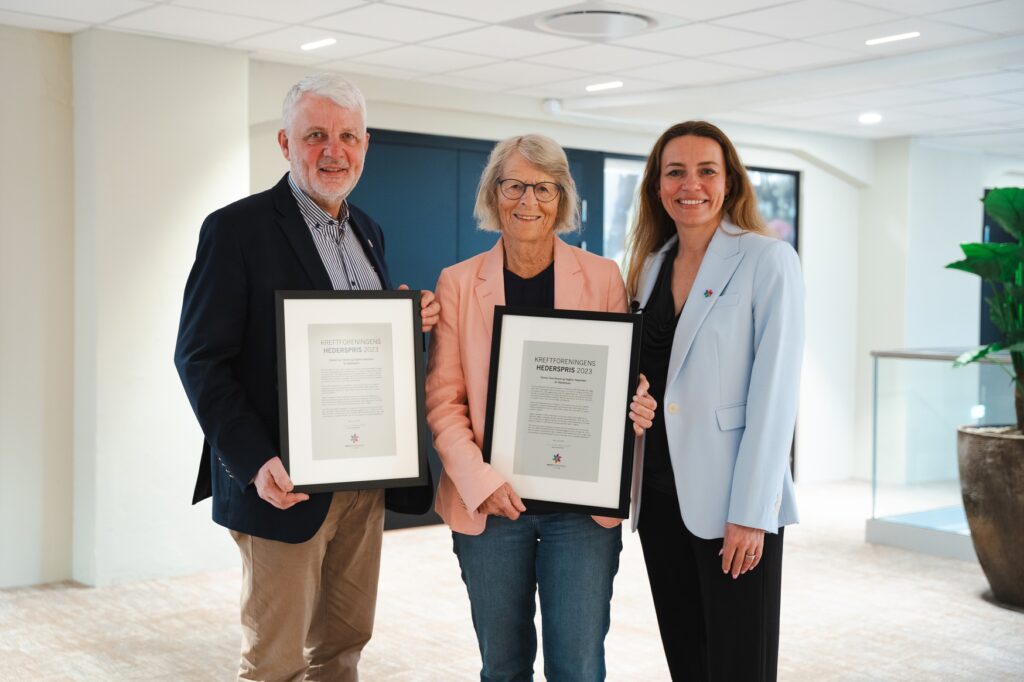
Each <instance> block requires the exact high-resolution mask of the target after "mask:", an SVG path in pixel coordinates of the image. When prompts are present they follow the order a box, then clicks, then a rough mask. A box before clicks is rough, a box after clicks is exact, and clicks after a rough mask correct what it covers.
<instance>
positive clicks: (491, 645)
mask: <svg viewBox="0 0 1024 682" xmlns="http://www.w3.org/2000/svg"><path fill="white" fill-rule="evenodd" d="M577 206H578V200H577V196H576V185H575V183H574V182H573V179H572V176H570V175H569V164H568V160H567V159H566V156H565V152H564V151H562V149H561V147H559V146H558V144H557V143H556V142H555V141H554V140H551V139H549V138H547V137H544V136H541V135H524V136H522V137H514V138H511V139H508V140H504V141H502V142H499V143H498V144H497V146H496V147H495V148H494V150H493V151H492V152H491V156H490V158H489V160H488V162H487V167H486V168H485V169H484V172H483V176H482V177H481V179H480V187H479V190H478V192H477V201H476V217H477V219H478V221H479V223H480V227H481V229H484V230H491V231H497V232H500V233H501V236H500V237H499V239H498V241H497V243H496V244H495V245H494V247H493V248H492V249H490V250H489V251H487V252H485V253H482V254H479V255H477V256H474V257H473V258H470V259H469V260H466V261H463V262H461V263H458V264H456V265H453V266H452V267H449V268H446V269H445V270H444V271H443V272H442V273H441V277H440V279H439V280H438V282H437V294H436V295H437V298H438V300H439V301H440V303H441V319H440V321H439V323H438V325H437V326H436V327H435V328H434V335H433V339H432V342H431V348H430V363H429V367H428V371H427V421H428V422H429V424H430V428H431V430H432V431H433V433H434V442H435V445H436V447H437V451H438V454H440V456H441V461H442V463H443V464H444V472H443V473H442V475H441V481H440V485H439V488H438V492H437V502H436V508H437V512H438V514H440V515H441V518H443V519H444V520H445V522H446V523H447V524H448V525H449V526H450V527H451V529H452V537H453V541H454V550H455V554H456V556H457V557H458V559H459V565H460V567H461V568H462V579H463V581H464V582H465V583H466V588H467V590H468V592H469V601H470V607H471V610H472V615H473V626H474V628H475V629H476V634H477V640H478V641H479V644H480V655H481V657H482V659H483V667H482V670H481V672H480V678H481V680H530V679H533V663H534V658H535V657H536V653H537V632H536V629H535V628H534V613H535V608H536V607H535V599H536V595H537V593H538V592H539V594H540V607H541V618H542V624H543V630H544V673H545V676H546V677H547V679H549V680H560V681H565V680H588V681H589V680H601V679H604V675H605V665H604V637H605V634H606V633H607V632H608V625H609V605H610V601H611V596H612V580H613V579H614V577H615V573H616V571H617V570H618V564H619V551H620V550H621V549H622V537H621V531H620V527H619V525H620V519H614V518H603V517H589V516H586V515H584V514H571V513H568V514H565V513H563V514H524V512H526V511H527V510H526V507H525V506H524V505H523V502H522V500H521V499H520V498H519V495H517V494H516V491H515V490H513V489H512V486H511V485H509V483H508V482H506V481H505V480H503V478H502V477H501V476H500V475H499V474H498V473H497V472H496V471H495V470H494V469H492V468H491V466H490V465H489V464H487V463H486V462H484V460H483V456H482V454H481V445H482V444H483V439H484V426H485V424H484V421H485V412H486V403H487V381H488V370H489V362H490V348H491V332H492V323H493V317H494V307H495V306H496V305H518V306H532V307H545V308H563V309H575V310H591V311H603V312H625V311H626V290H625V286H624V284H623V281H622V275H621V274H620V272H619V268H618V266H617V265H616V264H615V263H614V262H613V261H611V260H608V259H605V258H601V257H600V256H596V255H593V254H590V253H587V252H585V251H582V250H580V249H577V248H575V247H571V246H569V245H567V244H566V243H565V242H563V241H562V240H561V239H559V238H558V236H557V233H560V232H566V231H569V230H572V229H574V228H575V226H576V224H577V221H578V208H577ZM654 407H655V403H654V401H653V400H652V399H651V398H650V397H649V396H647V394H646V380H645V379H643V378H642V377H641V379H640V383H639V385H638V387H637V395H636V396H634V400H633V402H632V403H631V405H630V412H629V416H630V418H631V419H632V420H633V422H634V429H635V430H636V431H637V432H638V433H642V431H643V429H644V428H646V427H649V426H650V425H651V420H652V419H653V417H654Z"/></svg>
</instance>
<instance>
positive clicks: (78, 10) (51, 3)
mask: <svg viewBox="0 0 1024 682" xmlns="http://www.w3.org/2000/svg"><path fill="white" fill-rule="evenodd" d="M152 6H153V3H152V2H141V1H140V0H90V2H81V0H0V10H4V11H10V12H24V13H25V14H35V15H37V16H41V17H52V18H54V19H70V20H72V21H81V22H84V23H87V24H101V23H103V22H105V21H110V20H111V19H113V18H115V17H119V16H121V15H122V14H127V13H129V12H135V11H137V10H140V9H146V8H148V7H152Z"/></svg>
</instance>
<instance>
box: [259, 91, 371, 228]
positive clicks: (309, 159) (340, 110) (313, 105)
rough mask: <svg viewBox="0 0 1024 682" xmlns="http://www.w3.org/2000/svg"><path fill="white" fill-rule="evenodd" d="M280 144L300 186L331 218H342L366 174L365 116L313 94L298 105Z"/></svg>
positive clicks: (279, 134) (366, 141) (368, 138)
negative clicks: (345, 205) (348, 199)
mask: <svg viewBox="0 0 1024 682" xmlns="http://www.w3.org/2000/svg"><path fill="white" fill-rule="evenodd" d="M277 141H278V144H280V145H281V152H282V153H283V154H284V157H285V158H286V159H288V162H289V164H290V165H291V175H292V179H293V180H295V184H297V185H298V186H299V189H301V190H302V191H303V192H305V193H306V194H307V195H308V196H309V198H310V199H312V200H313V201H315V202H316V204H317V206H319V207H320V208H322V209H323V210H324V211H325V212H326V213H328V214H329V215H331V216H337V215H338V211H339V210H340V208H341V202H342V201H344V199H345V197H347V196H348V195H349V193H350V192H351V191H352V188H353V187H355V186H356V182H358V181H359V175H360V174H361V173H362V172H363V160H364V159H365V158H366V149H367V147H368V146H369V143H370V136H369V134H368V133H367V132H366V125H365V123H364V121H363V117H362V115H361V114H360V113H359V112H358V111H353V110H351V109H345V108H344V107H342V106H339V105H338V104H337V103H335V102H334V101H333V100H331V99H328V98H327V97H321V96H319V95H313V94H309V93H307V94H305V95H303V96H302V98H301V99H300V100H299V101H298V102H297V103H296V104H295V109H294V114H293V116H292V120H291V124H290V125H289V126H288V128H287V129H286V130H281V131H279V132H278V133H277Z"/></svg>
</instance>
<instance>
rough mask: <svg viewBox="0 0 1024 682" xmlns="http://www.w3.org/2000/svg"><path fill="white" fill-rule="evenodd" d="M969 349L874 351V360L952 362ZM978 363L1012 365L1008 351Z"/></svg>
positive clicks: (994, 354)
mask: <svg viewBox="0 0 1024 682" xmlns="http://www.w3.org/2000/svg"><path fill="white" fill-rule="evenodd" d="M968 350H970V349H969V348H905V349H900V350H873V351H871V357H873V358H904V359H907V360H948V361H950V362H952V361H953V360H956V359H957V358H958V357H960V356H961V355H962V354H963V353H964V352H966V351H968ZM978 362H982V363H986V364H990V365H1008V364H1010V354H1009V353H1008V352H1006V351H999V352H998V353H992V354H990V355H987V356H985V357H984V358H982V359H981V360H979V361H978Z"/></svg>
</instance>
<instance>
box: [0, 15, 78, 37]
mask: <svg viewBox="0 0 1024 682" xmlns="http://www.w3.org/2000/svg"><path fill="white" fill-rule="evenodd" d="M0 24H5V25H7V26H17V27H19V28H31V29H35V30H37V31H53V32H54V33H74V32H75V31H81V30H82V29H83V28H88V27H89V24H87V23H84V22H81V21H70V20H68V19H54V18H52V17H40V16H36V15H35V14H22V13H20V12H4V11H0Z"/></svg>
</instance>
